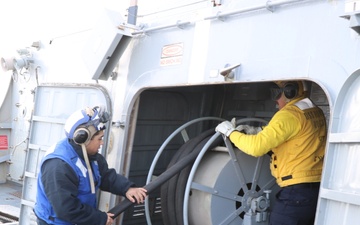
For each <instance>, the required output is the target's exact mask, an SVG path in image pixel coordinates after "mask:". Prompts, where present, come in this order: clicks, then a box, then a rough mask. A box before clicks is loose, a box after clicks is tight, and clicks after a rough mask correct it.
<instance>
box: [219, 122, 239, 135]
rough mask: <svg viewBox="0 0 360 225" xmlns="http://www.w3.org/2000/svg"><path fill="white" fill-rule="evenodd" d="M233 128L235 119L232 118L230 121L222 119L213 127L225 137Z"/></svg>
mask: <svg viewBox="0 0 360 225" xmlns="http://www.w3.org/2000/svg"><path fill="white" fill-rule="evenodd" d="M234 130H235V120H234V119H233V120H232V121H231V122H230V121H224V122H222V123H220V124H219V125H217V127H216V128H215V131H216V132H219V133H221V134H224V135H225V136H226V137H229V135H230V134H231V133H232V132H233V131H234Z"/></svg>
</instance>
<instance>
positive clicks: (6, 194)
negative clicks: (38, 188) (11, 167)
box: [0, 181, 22, 224]
mask: <svg viewBox="0 0 360 225" xmlns="http://www.w3.org/2000/svg"><path fill="white" fill-rule="evenodd" d="M21 193H22V186H21V185H20V184H18V183H15V182H12V181H7V182H6V183H0V224H17V221H18V218H19V215H20V204H21Z"/></svg>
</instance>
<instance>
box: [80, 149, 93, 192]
mask: <svg viewBox="0 0 360 225" xmlns="http://www.w3.org/2000/svg"><path fill="white" fill-rule="evenodd" d="M81 149H82V153H83V155H84V159H85V163H86V167H87V169H88V172H89V178H90V187H91V193H92V194H95V185H94V177H93V173H92V169H91V166H90V162H89V158H88V155H87V152H86V148H85V144H81Z"/></svg>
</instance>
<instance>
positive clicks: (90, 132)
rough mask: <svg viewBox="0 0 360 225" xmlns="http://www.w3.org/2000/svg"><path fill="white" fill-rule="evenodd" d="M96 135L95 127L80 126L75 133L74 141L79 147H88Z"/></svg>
mask: <svg viewBox="0 0 360 225" xmlns="http://www.w3.org/2000/svg"><path fill="white" fill-rule="evenodd" d="M95 133H96V129H95V127H94V126H88V127H83V126H80V127H79V128H77V129H76V130H75V131H74V137H73V140H74V142H75V143H76V144H78V145H80V144H85V145H87V144H88V143H89V141H90V140H91V138H92V137H93V136H94V134H95Z"/></svg>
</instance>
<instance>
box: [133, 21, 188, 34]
mask: <svg viewBox="0 0 360 225" xmlns="http://www.w3.org/2000/svg"><path fill="white" fill-rule="evenodd" d="M190 23H191V22H190V21H185V22H181V21H177V22H176V23H175V24H168V25H164V26H158V27H153V28H149V29H145V30H140V31H135V32H133V33H131V34H132V35H136V34H144V33H147V32H150V31H155V30H161V29H165V28H171V27H179V28H182V27H183V26H186V25H188V24H190Z"/></svg>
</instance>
